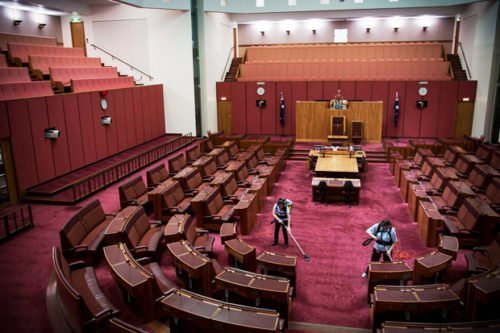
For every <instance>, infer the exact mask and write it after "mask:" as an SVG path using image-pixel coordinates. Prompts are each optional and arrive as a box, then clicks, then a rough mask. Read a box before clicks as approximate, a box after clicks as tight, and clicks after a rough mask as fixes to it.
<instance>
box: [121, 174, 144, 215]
mask: <svg viewBox="0 0 500 333" xmlns="http://www.w3.org/2000/svg"><path fill="white" fill-rule="evenodd" d="M147 191H148V189H147V187H146V184H144V181H143V180H142V177H141V176H138V177H136V178H133V179H131V180H130V181H128V182H126V183H125V184H123V185H122V186H120V187H119V188H118V193H119V195H120V205H121V207H122V208H124V207H126V206H128V202H129V201H131V200H135V199H137V198H139V197H140V196H142V195H144V194H145V193H146V192H147Z"/></svg>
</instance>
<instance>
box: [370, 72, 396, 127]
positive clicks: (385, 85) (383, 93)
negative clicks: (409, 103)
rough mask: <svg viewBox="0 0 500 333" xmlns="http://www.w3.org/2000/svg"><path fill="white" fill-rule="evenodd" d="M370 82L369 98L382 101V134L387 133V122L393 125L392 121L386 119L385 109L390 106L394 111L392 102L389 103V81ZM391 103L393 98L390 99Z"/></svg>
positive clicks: (386, 112)
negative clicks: (370, 91)
mask: <svg viewBox="0 0 500 333" xmlns="http://www.w3.org/2000/svg"><path fill="white" fill-rule="evenodd" d="M371 83H372V85H371V86H372V94H371V96H372V97H371V100H372V101H374V102H377V101H381V102H382V103H383V107H382V108H383V109H382V114H383V118H382V136H386V135H387V126H388V124H392V127H394V123H393V122H392V118H391V119H387V114H388V111H387V109H388V108H390V109H392V110H393V111H394V104H392V105H391V104H390V103H389V98H388V96H389V82H387V81H371ZM392 103H394V99H393V100H392Z"/></svg>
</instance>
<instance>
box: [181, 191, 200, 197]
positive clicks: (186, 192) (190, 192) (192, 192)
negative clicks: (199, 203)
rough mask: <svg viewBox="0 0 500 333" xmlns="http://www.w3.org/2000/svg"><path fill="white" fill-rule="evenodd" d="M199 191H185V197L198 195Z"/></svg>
mask: <svg viewBox="0 0 500 333" xmlns="http://www.w3.org/2000/svg"><path fill="white" fill-rule="evenodd" d="M198 192H199V191H198V190H187V191H184V195H186V196H187V195H196V194H198Z"/></svg>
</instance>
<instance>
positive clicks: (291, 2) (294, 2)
mask: <svg viewBox="0 0 500 333" xmlns="http://www.w3.org/2000/svg"><path fill="white" fill-rule="evenodd" d="M288 6H297V0H288Z"/></svg>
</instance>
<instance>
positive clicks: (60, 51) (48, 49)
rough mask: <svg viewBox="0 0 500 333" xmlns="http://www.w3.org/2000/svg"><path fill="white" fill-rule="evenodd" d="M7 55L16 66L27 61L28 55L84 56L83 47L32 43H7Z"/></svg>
mask: <svg viewBox="0 0 500 333" xmlns="http://www.w3.org/2000/svg"><path fill="white" fill-rule="evenodd" d="M7 48H8V50H9V57H10V59H11V61H12V62H13V63H15V64H16V65H17V66H21V65H22V64H23V63H28V60H29V59H28V56H30V55H45V56H61V57H84V56H85V54H84V53H83V49H81V48H73V47H60V46H49V45H32V44H16V43H9V44H8V45H7Z"/></svg>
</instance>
